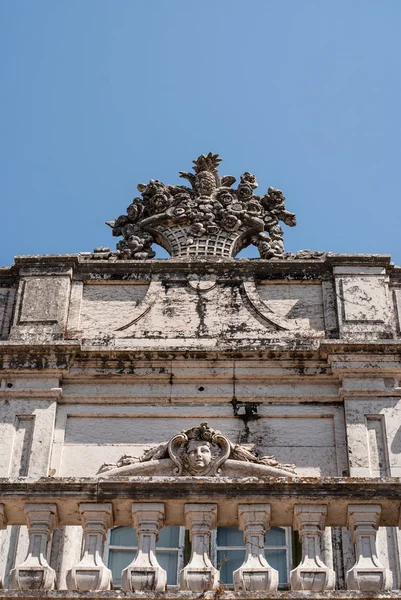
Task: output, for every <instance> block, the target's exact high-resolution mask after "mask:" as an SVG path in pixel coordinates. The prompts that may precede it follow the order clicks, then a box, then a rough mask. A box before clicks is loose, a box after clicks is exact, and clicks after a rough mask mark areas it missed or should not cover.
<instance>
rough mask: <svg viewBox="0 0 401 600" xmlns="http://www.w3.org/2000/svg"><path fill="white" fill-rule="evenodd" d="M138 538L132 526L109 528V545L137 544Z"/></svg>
mask: <svg viewBox="0 0 401 600" xmlns="http://www.w3.org/2000/svg"><path fill="white" fill-rule="evenodd" d="M137 545H138V540H137V537H136V532H135V529H132V527H115V529H112V530H111V534H110V546H137Z"/></svg>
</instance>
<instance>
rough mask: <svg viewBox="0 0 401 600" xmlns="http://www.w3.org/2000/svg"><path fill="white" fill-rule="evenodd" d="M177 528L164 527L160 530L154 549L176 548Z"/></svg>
mask: <svg viewBox="0 0 401 600" xmlns="http://www.w3.org/2000/svg"><path fill="white" fill-rule="evenodd" d="M179 532H180V528H179V527H164V528H163V529H161V530H160V533H159V540H158V542H156V548H157V547H160V548H178V536H179Z"/></svg>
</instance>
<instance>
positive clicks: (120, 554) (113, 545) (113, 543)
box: [106, 527, 185, 588]
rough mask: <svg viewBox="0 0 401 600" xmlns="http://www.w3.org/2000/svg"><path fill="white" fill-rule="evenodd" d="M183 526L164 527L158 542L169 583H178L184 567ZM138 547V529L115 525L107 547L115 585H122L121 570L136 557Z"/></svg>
mask: <svg viewBox="0 0 401 600" xmlns="http://www.w3.org/2000/svg"><path fill="white" fill-rule="evenodd" d="M184 534H185V530H184V528H183V527H164V529H161V530H160V534H159V540H158V541H157V542H156V556H157V560H158V561H159V564H160V566H161V567H162V568H163V569H165V570H166V572H167V585H177V582H178V573H179V571H180V570H181V569H182V567H183V564H182V557H183V548H184ZM137 548H138V540H137V537H136V531H135V529H133V528H132V527H115V528H114V529H112V530H111V533H110V541H109V544H108V547H107V548H106V563H108V566H109V569H111V572H112V574H113V585H114V587H115V588H118V587H121V571H122V570H123V569H125V567H127V566H128V565H129V564H130V563H131V562H132V560H133V559H134V558H135V555H136V551H137Z"/></svg>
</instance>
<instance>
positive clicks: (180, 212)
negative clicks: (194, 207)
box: [166, 206, 186, 222]
mask: <svg viewBox="0 0 401 600" xmlns="http://www.w3.org/2000/svg"><path fill="white" fill-rule="evenodd" d="M166 213H167V214H168V216H169V217H171V218H172V219H173V221H175V222H176V221H182V220H183V219H184V218H185V216H186V211H185V208H184V207H183V206H171V207H170V208H168V209H167V210H166Z"/></svg>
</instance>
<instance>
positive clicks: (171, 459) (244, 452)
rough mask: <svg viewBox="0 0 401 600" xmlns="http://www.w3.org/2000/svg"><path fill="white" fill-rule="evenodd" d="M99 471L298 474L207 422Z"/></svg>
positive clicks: (179, 473)
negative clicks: (232, 439)
mask: <svg viewBox="0 0 401 600" xmlns="http://www.w3.org/2000/svg"><path fill="white" fill-rule="evenodd" d="M98 474H99V475H101V476H102V477H103V476H107V477H111V476H118V475H156V476H157V475H163V476H164V475H167V476H168V475H171V476H180V475H183V476H185V475H187V476H188V475H192V476H198V477H216V476H229V477H235V476H239V477H244V476H245V477H246V476H250V475H265V476H285V477H292V476H294V475H295V467H294V465H281V464H279V463H278V462H277V460H276V459H275V458H274V456H258V455H257V454H256V453H255V452H254V451H252V450H250V449H248V448H246V447H245V446H241V445H238V444H233V443H232V442H231V441H230V440H229V439H228V438H227V437H226V436H225V435H223V434H222V433H221V432H220V431H217V430H214V429H212V428H211V427H209V425H208V424H207V423H206V422H204V423H201V424H200V425H199V426H197V427H192V428H191V429H187V430H186V431H182V432H181V433H178V434H177V435H174V436H173V437H172V438H171V439H170V440H169V441H168V442H164V443H162V444H160V445H159V446H156V447H155V448H151V449H150V450H148V451H147V452H145V453H144V455H143V456H141V457H140V458H138V457H134V456H129V455H126V454H125V455H124V456H122V457H121V458H120V460H119V461H118V462H117V463H105V464H104V465H102V466H101V467H100V469H99V471H98Z"/></svg>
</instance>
